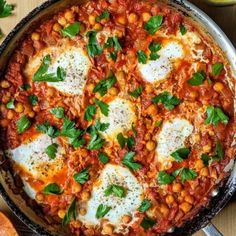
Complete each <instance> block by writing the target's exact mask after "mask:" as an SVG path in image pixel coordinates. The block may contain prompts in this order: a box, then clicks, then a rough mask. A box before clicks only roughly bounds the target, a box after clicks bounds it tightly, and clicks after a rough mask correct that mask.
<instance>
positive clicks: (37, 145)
mask: <svg viewBox="0 0 236 236" xmlns="http://www.w3.org/2000/svg"><path fill="white" fill-rule="evenodd" d="M52 143H57V144H58V145H59V142H58V140H57V139H52V138H50V137H49V136H48V135H46V134H42V135H40V136H38V137H37V138H36V139H34V140H33V141H29V142H27V143H25V144H21V145H20V146H19V147H17V148H15V149H12V150H8V151H7V155H8V156H9V157H10V158H11V159H12V160H13V162H14V164H15V165H17V166H19V167H20V168H21V169H23V170H24V172H25V173H26V174H27V176H30V177H32V178H34V179H36V180H41V181H43V182H45V183H47V182H48V180H50V178H52V177H53V176H54V175H55V174H57V173H58V172H59V171H60V170H61V168H62V166H63V154H64V149H63V148H62V147H61V146H60V145H59V146H58V149H57V153H56V157H55V159H50V158H49V157H48V155H47V154H46V152H45V149H46V148H47V147H48V146H49V145H51V144H52Z"/></svg>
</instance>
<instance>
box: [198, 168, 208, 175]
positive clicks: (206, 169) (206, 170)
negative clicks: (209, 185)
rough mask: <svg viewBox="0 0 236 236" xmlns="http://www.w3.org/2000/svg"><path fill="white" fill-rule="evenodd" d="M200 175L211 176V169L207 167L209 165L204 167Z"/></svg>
mask: <svg viewBox="0 0 236 236" xmlns="http://www.w3.org/2000/svg"><path fill="white" fill-rule="evenodd" d="M200 175H201V176H204V177H207V176H209V170H208V168H207V167H204V168H202V169H201V171H200Z"/></svg>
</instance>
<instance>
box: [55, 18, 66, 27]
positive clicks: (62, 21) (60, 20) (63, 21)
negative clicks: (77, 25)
mask: <svg viewBox="0 0 236 236" xmlns="http://www.w3.org/2000/svg"><path fill="white" fill-rule="evenodd" d="M57 21H58V23H59V24H60V25H62V26H66V24H67V22H66V18H65V17H60V18H59V19H58V20H57Z"/></svg>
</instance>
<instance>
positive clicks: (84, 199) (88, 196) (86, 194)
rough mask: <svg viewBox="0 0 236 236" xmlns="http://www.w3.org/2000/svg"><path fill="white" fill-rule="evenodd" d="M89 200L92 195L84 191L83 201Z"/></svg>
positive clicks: (82, 194)
mask: <svg viewBox="0 0 236 236" xmlns="http://www.w3.org/2000/svg"><path fill="white" fill-rule="evenodd" d="M89 198H90V193H89V192H87V191H84V192H82V193H81V199H82V201H87V200H89Z"/></svg>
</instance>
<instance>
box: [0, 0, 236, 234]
mask: <svg viewBox="0 0 236 236" xmlns="http://www.w3.org/2000/svg"><path fill="white" fill-rule="evenodd" d="M137 1H138V0H137ZM166 1H167V3H168V4H170V5H172V6H174V7H175V8H177V9H179V10H180V11H182V12H183V13H184V14H185V15H186V16H189V17H192V18H193V19H195V20H196V21H197V22H198V23H199V24H200V25H202V27H203V29H205V30H206V31H207V32H208V33H209V37H213V38H214V40H215V41H216V42H217V43H218V44H219V46H220V47H221V49H222V50H223V52H224V53H225V55H226V56H227V58H228V60H229V62H230V64H231V67H232V71H233V73H234V77H235V78H236V51H235V49H234V47H233V45H232V44H231V42H230V41H229V39H228V38H227V36H226V35H225V34H224V33H223V32H222V30H221V29H220V28H219V27H218V26H217V25H216V24H215V23H214V22H213V21H212V20H211V19H210V18H209V17H208V16H207V15H206V14H205V13H204V12H202V11H201V10H200V9H198V8H197V7H195V6H194V5H192V4H191V3H189V2H187V1H185V0H166ZM84 2H86V0H48V1H47V2H45V3H44V4H42V5H41V6H39V7H37V8H35V9H34V10H33V11H32V12H30V13H29V14H28V15H27V16H26V17H25V18H24V19H23V20H21V22H20V23H19V24H18V25H17V26H16V27H15V28H14V29H13V30H12V31H11V33H10V34H9V35H8V36H7V37H6V39H5V40H4V42H3V43H2V45H1V46H0V78H1V77H2V75H3V73H4V68H5V66H6V64H7V62H8V60H9V57H10V56H11V54H12V52H13V51H14V49H15V47H16V46H17V44H18V42H19V41H20V40H21V39H22V37H24V35H25V34H26V33H30V32H31V31H33V30H34V29H35V27H37V25H38V24H40V22H43V21H45V19H48V18H50V16H52V15H53V14H55V13H56V12H57V11H59V10H60V9H63V8H65V7H67V6H69V5H73V4H78V3H84ZM231 82H232V81H231ZM232 86H233V83H232ZM234 145H235V143H234ZM6 165H7V160H6V159H5V156H4V153H3V152H2V151H0V194H1V195H2V196H3V198H4V200H5V201H6V202H7V204H8V205H9V207H10V208H11V210H12V211H13V212H14V213H15V215H16V216H18V218H19V219H21V220H22V221H23V222H24V223H25V224H26V225H27V226H28V227H29V228H31V229H32V230H33V231H35V232H36V233H38V234H39V235H42V236H44V235H45V236H51V235H58V236H59V235H65V232H64V231H63V230H62V229H61V227H59V226H56V225H52V224H49V223H47V222H45V221H44V219H43V215H41V214H40V213H39V212H38V211H36V210H35V209H34V211H33V210H32V209H31V208H30V207H28V206H27V205H26V203H25V200H23V199H22V197H21V196H20V195H19V194H15V193H14V192H13V191H12V189H14V187H15V182H14V178H13V176H12V174H11V173H10V171H9V170H8V168H6ZM230 171H231V173H230V175H229V177H228V178H227V179H226V180H224V181H223V182H221V183H220V185H219V186H218V187H217V188H216V189H215V190H214V191H213V192H212V199H211V201H210V203H209V205H208V206H207V207H206V208H204V209H202V210H201V211H200V212H199V214H198V215H197V216H196V217H194V218H193V219H190V220H189V221H187V222H186V223H185V224H184V225H183V226H182V227H181V228H176V229H170V231H169V232H168V233H167V234H166V235H170V236H171V235H175V236H188V235H192V234H193V233H195V232H196V231H198V230H200V229H203V230H204V232H205V233H206V234H207V235H209V236H214V235H215V236H219V235H221V234H220V233H219V232H218V231H217V230H216V229H215V228H214V226H212V225H211V224H210V220H211V219H212V218H213V217H214V216H215V215H216V214H217V213H218V212H219V211H220V210H221V209H222V208H223V207H224V206H225V204H226V203H227V202H228V201H229V199H230V198H231V197H232V195H233V194H234V192H235V190H236V165H235V164H234V163H232V169H231V170H230Z"/></svg>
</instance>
